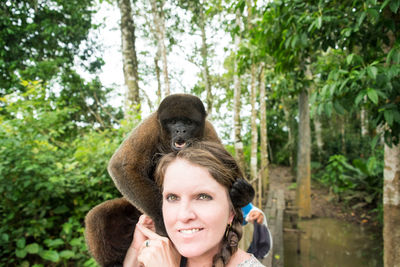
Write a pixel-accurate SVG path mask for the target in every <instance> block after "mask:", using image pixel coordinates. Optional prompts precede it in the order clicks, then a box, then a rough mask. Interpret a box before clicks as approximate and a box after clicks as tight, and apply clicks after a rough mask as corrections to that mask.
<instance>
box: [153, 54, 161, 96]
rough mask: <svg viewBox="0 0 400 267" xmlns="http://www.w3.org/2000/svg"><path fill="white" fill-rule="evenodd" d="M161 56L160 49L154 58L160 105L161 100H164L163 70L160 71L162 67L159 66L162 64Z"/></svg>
mask: <svg viewBox="0 0 400 267" xmlns="http://www.w3.org/2000/svg"><path fill="white" fill-rule="evenodd" d="M160 54H161V52H160V50H159V49H158V50H157V53H156V56H155V57H154V68H155V71H156V79H157V92H156V95H157V104H160V102H161V98H162V95H161V69H160V66H159V65H158V64H159V62H160Z"/></svg>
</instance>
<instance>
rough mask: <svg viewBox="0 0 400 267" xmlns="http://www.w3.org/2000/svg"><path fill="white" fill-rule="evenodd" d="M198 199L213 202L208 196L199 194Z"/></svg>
mask: <svg viewBox="0 0 400 267" xmlns="http://www.w3.org/2000/svg"><path fill="white" fill-rule="evenodd" d="M198 199H199V200H212V197H211V196H210V195H207V194H199V196H198Z"/></svg>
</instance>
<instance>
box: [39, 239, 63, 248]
mask: <svg viewBox="0 0 400 267" xmlns="http://www.w3.org/2000/svg"><path fill="white" fill-rule="evenodd" d="M44 243H45V244H46V245H47V246H48V247H49V248H55V247H58V246H60V245H64V240H62V239H60V238H57V239H54V240H52V239H46V240H45V241H44Z"/></svg>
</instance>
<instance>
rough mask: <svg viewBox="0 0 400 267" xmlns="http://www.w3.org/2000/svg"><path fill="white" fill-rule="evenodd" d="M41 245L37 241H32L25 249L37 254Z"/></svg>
mask: <svg viewBox="0 0 400 267" xmlns="http://www.w3.org/2000/svg"><path fill="white" fill-rule="evenodd" d="M39 248H40V247H39V245H38V244H37V243H32V244H29V245H27V246H26V247H25V250H26V251H27V252H28V253H29V254H37V253H39Z"/></svg>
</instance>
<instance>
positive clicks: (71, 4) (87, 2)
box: [0, 0, 102, 96]
mask: <svg viewBox="0 0 400 267" xmlns="http://www.w3.org/2000/svg"><path fill="white" fill-rule="evenodd" d="M93 5H94V1H93V0H82V1H81V0H72V1H55V0H50V1H47V2H46V3H44V2H37V1H29V0H21V1H2V2H1V3H0V17H1V19H0V29H1V30H0V46H1V47H2V49H1V51H0V58H1V60H0V88H1V89H0V96H3V95H5V94H9V93H11V92H13V91H15V90H25V87H23V86H20V83H19V82H20V79H22V80H32V81H34V80H40V81H42V83H43V84H46V82H48V81H50V80H51V79H52V78H54V77H56V76H57V75H60V73H64V72H65V71H66V70H67V72H68V69H70V68H71V67H72V66H73V64H74V59H75V57H76V56H79V57H80V59H81V60H82V61H89V60H91V61H92V62H91V63H90V64H89V65H88V66H87V67H86V68H87V69H88V70H89V71H95V70H97V69H98V68H99V67H101V65H102V60H101V59H99V58H94V59H93V58H92V55H93V48H95V47H96V45H95V44H93V43H89V38H88V32H89V30H90V29H91V28H92V27H93V25H92V14H93V13H94V11H93V10H94V9H93ZM85 41H87V42H88V44H87V48H86V49H84V50H83V51H80V48H79V46H80V45H81V44H82V43H83V42H85Z"/></svg>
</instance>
